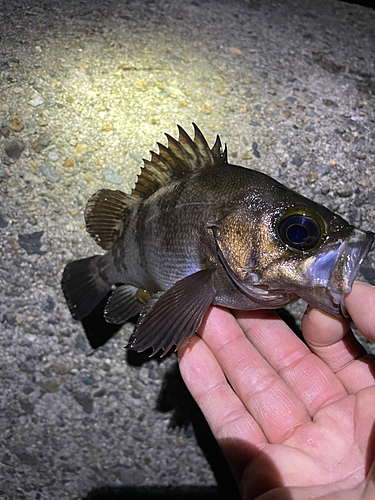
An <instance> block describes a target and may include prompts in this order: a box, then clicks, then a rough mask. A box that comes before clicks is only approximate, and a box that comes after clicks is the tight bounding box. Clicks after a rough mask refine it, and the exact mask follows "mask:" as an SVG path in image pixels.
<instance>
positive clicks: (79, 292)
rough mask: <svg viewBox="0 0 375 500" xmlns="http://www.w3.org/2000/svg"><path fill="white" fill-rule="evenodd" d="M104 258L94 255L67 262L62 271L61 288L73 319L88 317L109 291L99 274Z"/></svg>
mask: <svg viewBox="0 0 375 500" xmlns="http://www.w3.org/2000/svg"><path fill="white" fill-rule="evenodd" d="M105 257H106V256H102V255H95V256H94V257H89V258H87V259H80V260H75V261H74V262H69V264H67V266H66V267H65V269H64V273H63V277H62V280H61V287H62V290H63V292H64V295H65V299H66V302H67V304H68V307H69V309H70V312H71V314H72V316H73V318H74V319H77V320H81V319H82V318H85V317H86V316H88V315H89V314H90V313H91V312H92V311H93V309H95V307H96V306H97V305H98V304H99V303H100V302H101V301H102V300H103V298H104V297H105V296H106V294H107V293H108V292H109V291H110V289H111V283H108V282H106V281H105V279H104V278H103V275H102V274H101V273H100V269H101V268H102V267H103V259H105Z"/></svg>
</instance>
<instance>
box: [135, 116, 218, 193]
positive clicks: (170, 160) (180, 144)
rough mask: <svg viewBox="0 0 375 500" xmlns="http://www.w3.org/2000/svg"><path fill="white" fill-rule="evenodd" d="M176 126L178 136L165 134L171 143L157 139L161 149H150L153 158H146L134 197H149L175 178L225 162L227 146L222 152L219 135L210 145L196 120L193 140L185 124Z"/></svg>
mask: <svg viewBox="0 0 375 500" xmlns="http://www.w3.org/2000/svg"><path fill="white" fill-rule="evenodd" d="M177 127H178V131H179V137H178V140H177V139H174V138H173V137H171V136H170V135H169V134H165V135H166V136H167V140H168V146H164V145H163V144H160V143H157V144H158V146H159V153H155V152H154V151H151V160H143V163H144V166H143V168H142V170H141V173H140V174H139V176H138V181H137V183H136V185H135V187H134V189H133V190H132V193H131V196H132V197H134V198H147V197H148V196H150V195H151V194H152V193H154V192H155V191H157V190H158V189H159V188H160V187H161V186H164V185H166V184H168V182H170V181H171V180H172V179H178V178H181V177H183V176H184V175H185V174H187V173H189V172H193V171H194V170H199V169H201V168H205V167H213V166H214V165H218V164H220V163H226V161H227V153H226V148H225V150H224V152H223V151H222V148H221V142H220V138H219V136H217V138H216V142H215V144H214V146H213V148H212V149H210V147H209V146H208V144H207V141H206V139H205V138H204V136H203V134H202V132H201V131H200V130H199V128H198V127H197V126H196V125H195V123H193V127H194V131H195V135H194V140H192V139H191V137H189V135H188V134H187V133H186V132H185V130H184V129H183V128H182V127H180V126H179V125H177Z"/></svg>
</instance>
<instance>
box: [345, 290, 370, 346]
mask: <svg viewBox="0 0 375 500" xmlns="http://www.w3.org/2000/svg"><path fill="white" fill-rule="evenodd" d="M345 306H346V308H347V310H348V313H349V314H350V316H351V318H352V320H353V322H354V323H355V325H356V327H357V328H358V331H359V332H361V334H362V335H363V336H364V337H366V338H367V339H369V340H371V342H375V287H373V286H371V285H369V284H368V283H362V282H361V281H356V282H354V285H353V290H352V292H351V293H349V294H348V295H347V296H346V297H345Z"/></svg>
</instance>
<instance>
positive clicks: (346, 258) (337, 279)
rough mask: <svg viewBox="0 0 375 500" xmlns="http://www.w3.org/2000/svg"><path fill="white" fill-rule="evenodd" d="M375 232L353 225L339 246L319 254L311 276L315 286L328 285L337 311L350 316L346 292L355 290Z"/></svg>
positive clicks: (334, 310)
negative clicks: (347, 236)
mask: <svg viewBox="0 0 375 500" xmlns="http://www.w3.org/2000/svg"><path fill="white" fill-rule="evenodd" d="M374 237H375V234H374V233H372V232H371V231H361V230H360V229H356V228H355V229H353V232H352V233H351V234H350V236H349V238H347V239H345V240H344V241H342V243H341V244H340V246H339V247H338V248H337V249H336V250H331V251H329V252H328V253H326V254H324V255H322V256H318V257H317V258H316V261H315V264H314V267H313V270H312V278H313V282H314V285H315V286H318V287H320V286H323V287H326V290H327V293H328V295H329V296H330V299H331V302H332V303H333V304H332V308H333V309H332V311H329V312H332V313H333V314H334V315H336V316H337V315H340V316H344V317H349V314H348V312H347V310H346V307H345V303H344V298H345V294H347V293H350V292H351V290H352V286H353V282H354V280H355V277H356V275H357V273H358V271H359V268H360V266H361V264H362V262H363V260H364V258H365V257H366V255H367V254H368V252H369V251H370V248H371V245H372V243H373V241H374Z"/></svg>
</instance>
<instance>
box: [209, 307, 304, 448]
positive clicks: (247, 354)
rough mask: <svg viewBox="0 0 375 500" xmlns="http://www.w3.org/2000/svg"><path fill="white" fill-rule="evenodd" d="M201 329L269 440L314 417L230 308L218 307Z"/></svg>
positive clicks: (213, 310) (281, 438) (284, 437)
mask: <svg viewBox="0 0 375 500" xmlns="http://www.w3.org/2000/svg"><path fill="white" fill-rule="evenodd" d="M199 333H200V335H201V336H202V338H203V340H204V341H205V343H206V344H207V346H208V347H209V349H210V350H211V351H212V353H213V355H214V356H215V358H216V359H217V362H218V363H219V365H220V366H221V368H222V370H223V372H224V374H225V376H226V377H227V378H228V380H229V382H230V384H231V386H232V387H233V389H234V391H235V393H236V394H237V395H238V396H239V398H240V399H241V400H242V401H243V403H244V405H245V406H246V408H247V409H248V411H249V412H250V413H251V415H252V416H253V417H254V419H255V421H256V422H258V424H259V426H260V427H261V429H262V430H263V432H264V434H265V435H266V437H267V439H268V440H269V442H282V441H283V440H284V439H286V438H287V437H288V436H289V435H290V434H291V433H292V432H293V431H294V429H295V428H296V427H297V426H299V425H301V424H302V423H305V422H307V421H310V416H309V414H308V412H307V411H306V408H305V406H304V405H303V403H302V402H301V400H300V398H299V397H297V396H296V394H295V393H294V392H293V391H292V390H291V389H290V388H289V387H288V385H287V384H286V383H285V382H284V381H283V380H281V378H280V377H279V376H278V375H277V373H276V372H275V371H274V370H273V368H272V367H271V366H270V365H269V363H268V362H267V361H266V360H265V359H264V358H263V357H262V355H261V354H260V353H259V352H258V351H257V350H256V349H255V348H254V346H253V345H252V344H251V343H250V342H249V341H248V339H247V338H246V336H245V335H244V332H243V331H242V329H241V327H240V326H239V324H238V322H237V321H236V319H235V318H234V317H233V315H232V314H231V313H230V312H229V311H228V310H223V309H220V308H217V307H214V308H213V309H212V310H211V312H210V313H209V314H208V315H207V316H206V319H205V321H204V324H203V328H201V329H200V331H199ZM264 333H265V335H267V331H265V332H264Z"/></svg>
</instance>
